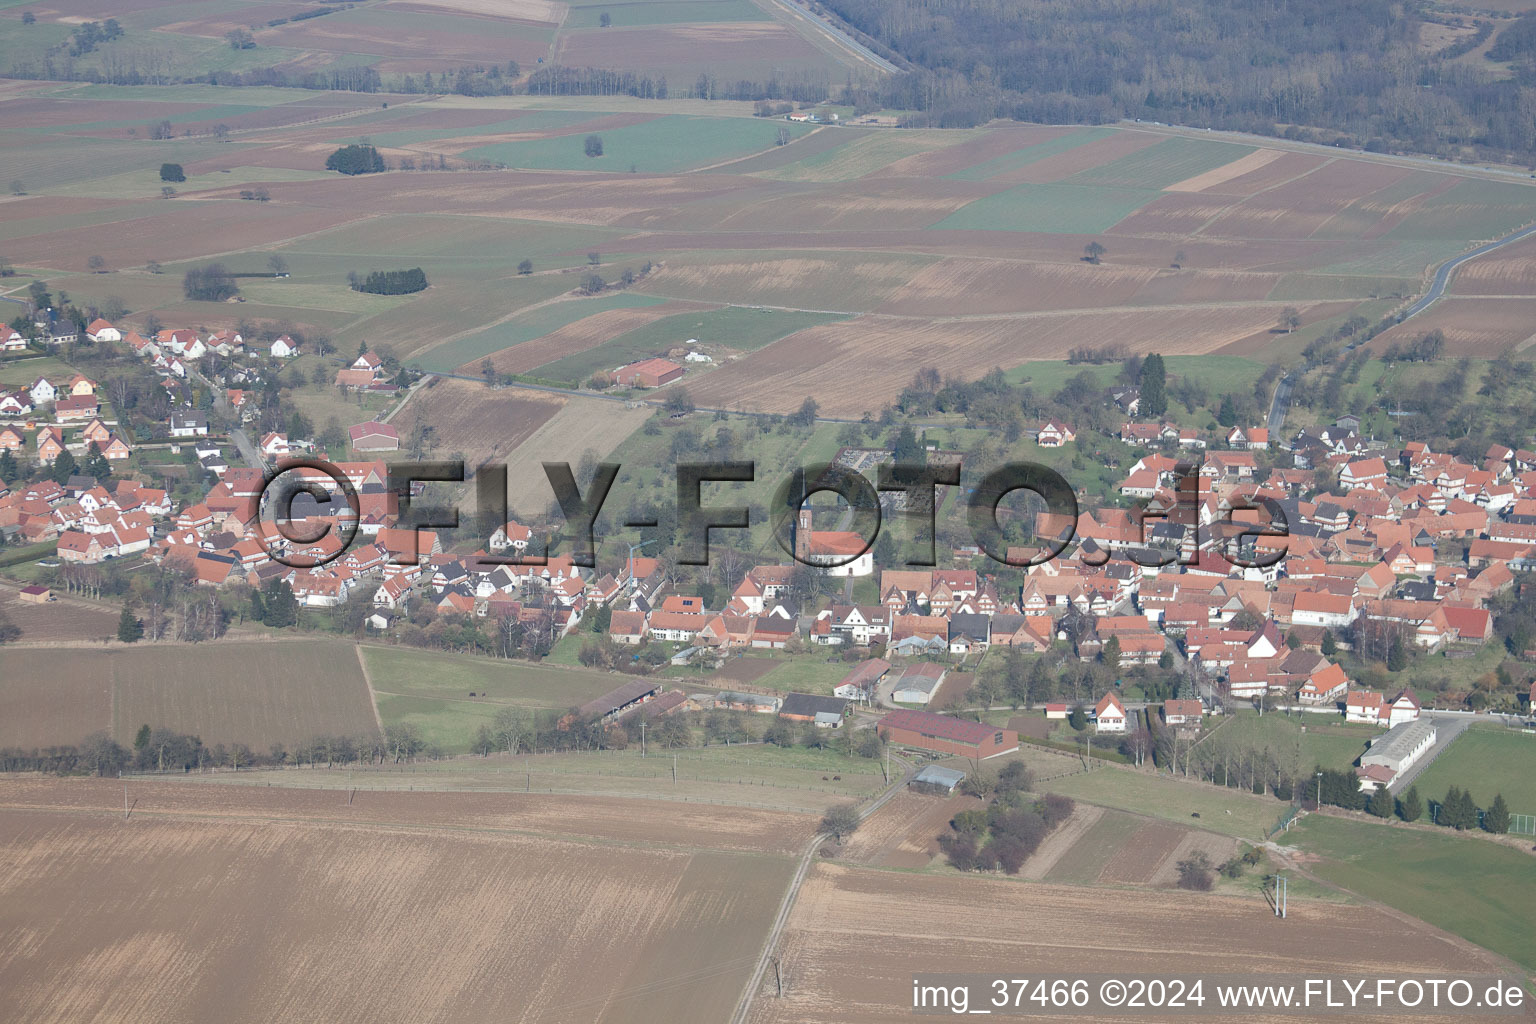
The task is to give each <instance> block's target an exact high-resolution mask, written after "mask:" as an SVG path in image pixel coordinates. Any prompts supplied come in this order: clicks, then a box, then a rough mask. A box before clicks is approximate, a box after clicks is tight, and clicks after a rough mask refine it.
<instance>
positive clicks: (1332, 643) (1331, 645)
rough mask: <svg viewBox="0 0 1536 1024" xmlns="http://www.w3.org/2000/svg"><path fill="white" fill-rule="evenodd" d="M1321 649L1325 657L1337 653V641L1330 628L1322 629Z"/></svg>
mask: <svg viewBox="0 0 1536 1024" xmlns="http://www.w3.org/2000/svg"><path fill="white" fill-rule="evenodd" d="M1322 651H1323V657H1325V658H1331V657H1333V656H1334V655H1335V654H1337V653H1339V642H1338V641H1337V640H1335V639H1334V638H1333V630H1331V629H1326V630H1324V631H1323V643H1322Z"/></svg>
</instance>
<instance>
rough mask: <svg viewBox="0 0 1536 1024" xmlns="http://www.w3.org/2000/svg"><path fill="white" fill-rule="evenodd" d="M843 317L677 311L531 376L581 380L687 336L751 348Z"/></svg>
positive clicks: (756, 311) (737, 309)
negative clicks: (676, 313)
mask: <svg viewBox="0 0 1536 1024" xmlns="http://www.w3.org/2000/svg"><path fill="white" fill-rule="evenodd" d="M658 301H659V300H658ZM842 319H844V317H842V316H839V315H837V314H835V313H788V312H784V311H782V310H772V309H747V308H743V307H729V308H726V309H716V310H708V311H705V312H699V313H679V314H678V315H676V316H669V317H665V318H663V319H661V320H657V321H655V322H653V323H649V324H645V325H644V326H642V327H636V328H635V329H634V330H632V331H626V332H625V333H623V334H621V335H619V336H618V337H617V338H614V339H613V340H611V341H607V342H604V343H603V344H601V345H599V346H597V347H596V348H590V349H587V350H586V351H585V352H576V353H574V354H572V355H569V356H566V357H565V358H564V359H557V360H555V361H554V362H552V363H545V364H544V365H543V366H540V367H539V368H538V369H536V370H534V371H533V374H532V376H535V377H539V378H542V379H544V380H563V381H571V382H580V381H584V380H586V379H587V378H588V377H590V376H592V374H594V373H597V372H599V371H602V370H611V369H613V368H614V367H617V366H623V365H624V364H626V363H631V362H634V361H635V360H637V359H645V358H647V357H649V356H653V355H657V354H659V353H663V352H665V351H666V350H668V349H670V348H673V347H675V346H677V345H681V344H682V343H683V342H685V341H687V340H688V339H689V338H697V339H699V341H701V342H703V343H705V344H714V345H728V346H730V347H731V348H735V349H740V350H743V351H751V350H752V349H757V348H762V347H763V346H764V345H768V344H771V343H773V342H775V341H778V340H779V339H780V338H784V337H787V336H789V335H791V334H794V333H795V332H796V331H802V330H804V329H805V328H807V327H815V326H817V325H818V324H826V323H832V322H833V321H836V320H842Z"/></svg>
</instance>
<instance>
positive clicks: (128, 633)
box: [117, 605, 144, 644]
mask: <svg viewBox="0 0 1536 1024" xmlns="http://www.w3.org/2000/svg"><path fill="white" fill-rule="evenodd" d="M117 638H118V640H120V641H122V642H123V643H125V644H133V643H138V642H139V641H140V640H142V639H143V638H144V624H143V623H142V622H140V621H139V620H138V619H137V618H136V617H135V616H134V614H133V609H132V608H129V607H128V606H127V605H123V614H121V615H119V616H118V617H117Z"/></svg>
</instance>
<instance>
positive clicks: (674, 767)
mask: <svg viewBox="0 0 1536 1024" xmlns="http://www.w3.org/2000/svg"><path fill="white" fill-rule="evenodd" d="M672 785H674V786H675V785H677V755H676V754H673V755H672Z"/></svg>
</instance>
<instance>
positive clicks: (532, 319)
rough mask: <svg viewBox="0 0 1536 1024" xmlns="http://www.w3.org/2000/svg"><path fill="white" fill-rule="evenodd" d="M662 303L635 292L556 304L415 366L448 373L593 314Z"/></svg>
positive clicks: (454, 345)
mask: <svg viewBox="0 0 1536 1024" xmlns="http://www.w3.org/2000/svg"><path fill="white" fill-rule="evenodd" d="M566 283H569V282H566ZM665 301H666V300H665V299H658V298H652V297H650V296H647V295H638V294H635V293H634V292H615V293H613V294H611V295H599V296H597V297H595V298H590V299H577V300H574V301H571V302H556V303H553V304H551V305H548V306H541V307H540V308H538V309H532V310H529V311H528V312H526V313H522V314H519V315H518V316H515V317H513V318H512V319H511V320H508V321H506V322H505V323H500V324H497V325H496V326H494V327H488V328H486V329H485V330H483V331H480V332H479V333H477V334H471V335H468V336H467V337H463V338H459V339H458V340H457V341H451V342H449V343H448V344H446V345H439V346H438V347H437V348H434V349H430V350H428V351H427V352H426V353H425V354H424V355H423V356H422V357H421V358H420V359H419V360H418V362H419V364H420V365H421V366H422V367H424V368H425V369H428V370H444V371H451V370H453V369H454V368H455V367H459V366H463V365H465V364H467V363H473V362H474V361H475V360H477V359H482V358H484V357H485V356H489V355H494V354H495V353H497V352H500V351H501V350H502V349H504V348H511V347H512V346H513V345H520V344H522V343H523V342H525V341H532V340H533V339H535V338H540V337H543V336H544V335H546V334H549V333H550V332H552V331H557V330H559V329H560V328H562V327H564V326H565V325H566V324H571V323H575V322H576V321H577V320H581V319H583V318H584V317H589V316H592V315H593V314H594V313H603V312H606V311H607V310H610V309H638V308H640V307H642V306H657V305H660V304H661V303H663V302H665ZM572 358H574V357H572ZM539 375H540V376H542V375H543V374H542V373H540V374H539Z"/></svg>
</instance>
